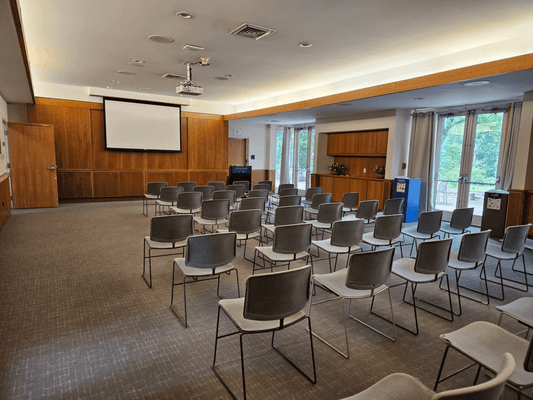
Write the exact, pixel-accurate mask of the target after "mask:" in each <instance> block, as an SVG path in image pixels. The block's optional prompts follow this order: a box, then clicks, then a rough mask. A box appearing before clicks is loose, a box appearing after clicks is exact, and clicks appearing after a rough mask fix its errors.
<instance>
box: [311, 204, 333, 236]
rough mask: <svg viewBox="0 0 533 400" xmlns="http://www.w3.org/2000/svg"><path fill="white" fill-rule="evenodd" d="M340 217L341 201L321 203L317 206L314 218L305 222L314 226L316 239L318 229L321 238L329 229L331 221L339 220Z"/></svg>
mask: <svg viewBox="0 0 533 400" xmlns="http://www.w3.org/2000/svg"><path fill="white" fill-rule="evenodd" d="M304 211H305V210H304ZM341 219H342V203H322V204H320V205H319V206H318V213H317V215H316V219H313V220H310V221H305V222H306V223H308V224H311V225H313V227H314V228H315V235H316V238H317V240H318V231H319V230H321V231H322V239H324V232H325V231H327V230H328V231H329V230H331V226H332V225H333V223H334V222H335V221H340V220H341Z"/></svg>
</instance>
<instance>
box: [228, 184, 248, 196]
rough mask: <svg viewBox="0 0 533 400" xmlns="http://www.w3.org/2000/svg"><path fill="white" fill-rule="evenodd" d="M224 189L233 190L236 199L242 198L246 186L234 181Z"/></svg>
mask: <svg viewBox="0 0 533 400" xmlns="http://www.w3.org/2000/svg"><path fill="white" fill-rule="evenodd" d="M226 190H234V191H235V197H236V198H238V199H242V198H243V197H244V194H245V192H246V187H245V186H244V185H241V184H237V183H234V184H233V185H228V186H226Z"/></svg>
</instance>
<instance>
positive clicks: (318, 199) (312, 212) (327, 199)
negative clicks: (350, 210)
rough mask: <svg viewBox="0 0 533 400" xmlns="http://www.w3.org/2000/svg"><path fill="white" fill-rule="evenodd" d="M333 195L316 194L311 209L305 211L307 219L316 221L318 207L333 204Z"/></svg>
mask: <svg viewBox="0 0 533 400" xmlns="http://www.w3.org/2000/svg"><path fill="white" fill-rule="evenodd" d="M332 197H333V193H316V194H314V195H313V200H312V201H311V207H309V208H306V209H305V215H306V219H316V216H317V214H318V206H319V205H320V204H324V203H331V198H332Z"/></svg>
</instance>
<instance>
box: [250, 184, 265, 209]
mask: <svg viewBox="0 0 533 400" xmlns="http://www.w3.org/2000/svg"><path fill="white" fill-rule="evenodd" d="M255 186H257V185H255ZM255 186H254V188H255ZM250 197H263V198H264V199H265V205H266V203H268V190H267V189H252V190H250V191H248V198H250Z"/></svg>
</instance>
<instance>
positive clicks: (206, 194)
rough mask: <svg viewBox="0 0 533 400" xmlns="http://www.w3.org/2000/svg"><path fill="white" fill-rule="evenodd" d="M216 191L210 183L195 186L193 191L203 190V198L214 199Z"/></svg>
mask: <svg viewBox="0 0 533 400" xmlns="http://www.w3.org/2000/svg"><path fill="white" fill-rule="evenodd" d="M214 191H215V188H214V187H213V186H210V185H206V186H195V187H193V192H202V200H212V199H213V192H214Z"/></svg>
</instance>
